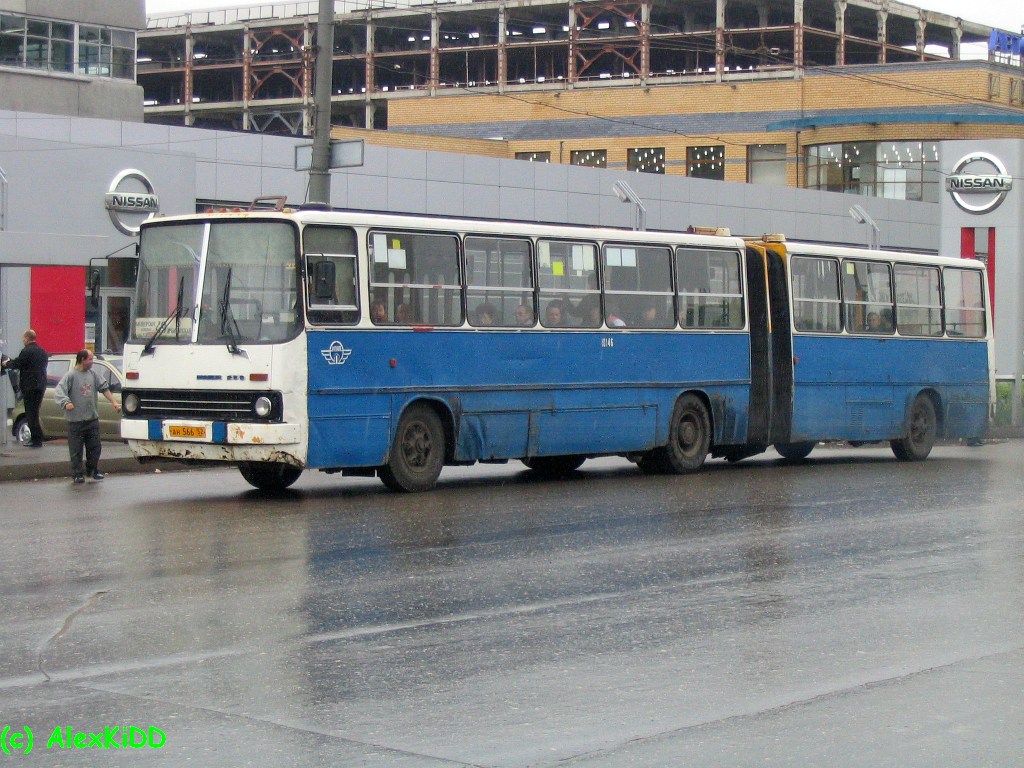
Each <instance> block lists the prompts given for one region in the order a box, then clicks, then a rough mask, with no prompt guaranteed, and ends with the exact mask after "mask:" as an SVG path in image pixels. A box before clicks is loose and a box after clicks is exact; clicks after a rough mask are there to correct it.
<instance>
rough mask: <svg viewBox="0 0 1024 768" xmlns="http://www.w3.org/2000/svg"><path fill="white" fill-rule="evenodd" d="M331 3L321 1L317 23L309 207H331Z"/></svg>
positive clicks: (332, 32) (330, 0)
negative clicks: (314, 111)
mask: <svg viewBox="0 0 1024 768" xmlns="http://www.w3.org/2000/svg"><path fill="white" fill-rule="evenodd" d="M333 57H334V0H320V12H319V15H318V17H317V23H316V66H315V69H314V74H315V77H316V81H315V82H314V84H313V104H314V108H315V110H316V113H315V118H316V119H315V120H314V121H313V157H312V160H311V162H310V166H309V196H308V205H311V206H316V207H323V208H327V209H329V208H330V207H331V173H330V164H331V90H332V88H333V77H332V75H333V73H332V68H333V65H334V63H333Z"/></svg>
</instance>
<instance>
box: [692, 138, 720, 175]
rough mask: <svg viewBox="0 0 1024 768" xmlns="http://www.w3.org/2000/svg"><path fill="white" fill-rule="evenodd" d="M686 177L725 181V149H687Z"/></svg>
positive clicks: (714, 147)
mask: <svg viewBox="0 0 1024 768" xmlns="http://www.w3.org/2000/svg"><path fill="white" fill-rule="evenodd" d="M686 175H687V176H692V177H694V178H696V179H715V180H717V181H724V180H725V147H722V146H711V147H687V148H686Z"/></svg>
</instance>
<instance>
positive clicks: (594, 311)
mask: <svg viewBox="0 0 1024 768" xmlns="http://www.w3.org/2000/svg"><path fill="white" fill-rule="evenodd" d="M573 314H575V315H576V316H577V317H579V318H580V325H581V326H583V327H584V328H600V327H601V301H600V299H598V297H597V296H595V295H590V296H584V297H583V300H582V301H581V302H580V303H579V304H577V305H576V309H575V311H574V312H573Z"/></svg>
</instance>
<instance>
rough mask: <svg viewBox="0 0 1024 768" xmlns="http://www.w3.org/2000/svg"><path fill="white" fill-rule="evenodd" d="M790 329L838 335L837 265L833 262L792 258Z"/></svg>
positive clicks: (816, 258)
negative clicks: (791, 312)
mask: <svg viewBox="0 0 1024 768" xmlns="http://www.w3.org/2000/svg"><path fill="white" fill-rule="evenodd" d="M790 269H791V277H792V281H793V327H794V328H795V329H796V330H798V331H812V332H818V333H839V331H841V330H842V319H841V317H840V307H841V306H842V305H841V303H840V301H839V262H837V261H836V260H835V259H827V258H819V257H810V256H794V257H793V259H792V261H791V267H790Z"/></svg>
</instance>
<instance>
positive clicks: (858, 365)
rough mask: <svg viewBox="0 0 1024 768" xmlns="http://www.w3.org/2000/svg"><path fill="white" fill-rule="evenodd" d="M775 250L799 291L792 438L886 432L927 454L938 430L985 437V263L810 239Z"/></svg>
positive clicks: (901, 449)
mask: <svg viewBox="0 0 1024 768" xmlns="http://www.w3.org/2000/svg"><path fill="white" fill-rule="evenodd" d="M769 250H770V251H771V252H772V253H773V254H774V258H775V259H777V260H778V261H780V262H784V263H785V265H786V272H787V274H788V275H789V282H788V285H787V288H788V289H789V290H790V291H791V294H792V295H791V297H790V298H789V300H788V301H787V302H786V303H787V304H788V306H790V307H791V312H792V324H791V328H792V361H793V368H792V370H793V392H792V397H793V400H792V422H791V427H790V431H789V434H788V436H787V437H786V438H785V441H784V442H785V443H789V444H792V445H803V446H813V444H814V442H815V441H819V440H846V441H850V442H852V443H855V444H857V443H865V442H878V441H888V442H889V443H890V444H891V445H892V448H893V451H894V453H895V454H896V455H897V457H898V458H900V459H904V460H920V459H923V458H925V457H927V455H928V454H929V452H930V451H931V448H932V446H933V445H934V443H935V441H936V439H938V438H966V439H976V438H980V437H981V436H983V435H984V434H985V432H986V430H987V428H988V423H989V418H990V414H991V395H992V390H993V383H992V382H993V369H992V357H991V344H992V333H991V320H990V314H989V310H988V307H987V306H986V295H987V293H986V291H985V290H984V272H983V270H982V268H981V267H980V266H979V265H977V264H975V263H972V262H966V261H962V260H955V259H945V258H941V257H930V256H922V255H917V254H901V253H890V252H881V251H866V250H861V249H850V248H830V247H826V246H816V245H808V244H800V243H790V244H780V243H774V244H771V245H770V246H769ZM778 437H780V436H778V435H777V436H776V438H778Z"/></svg>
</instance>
